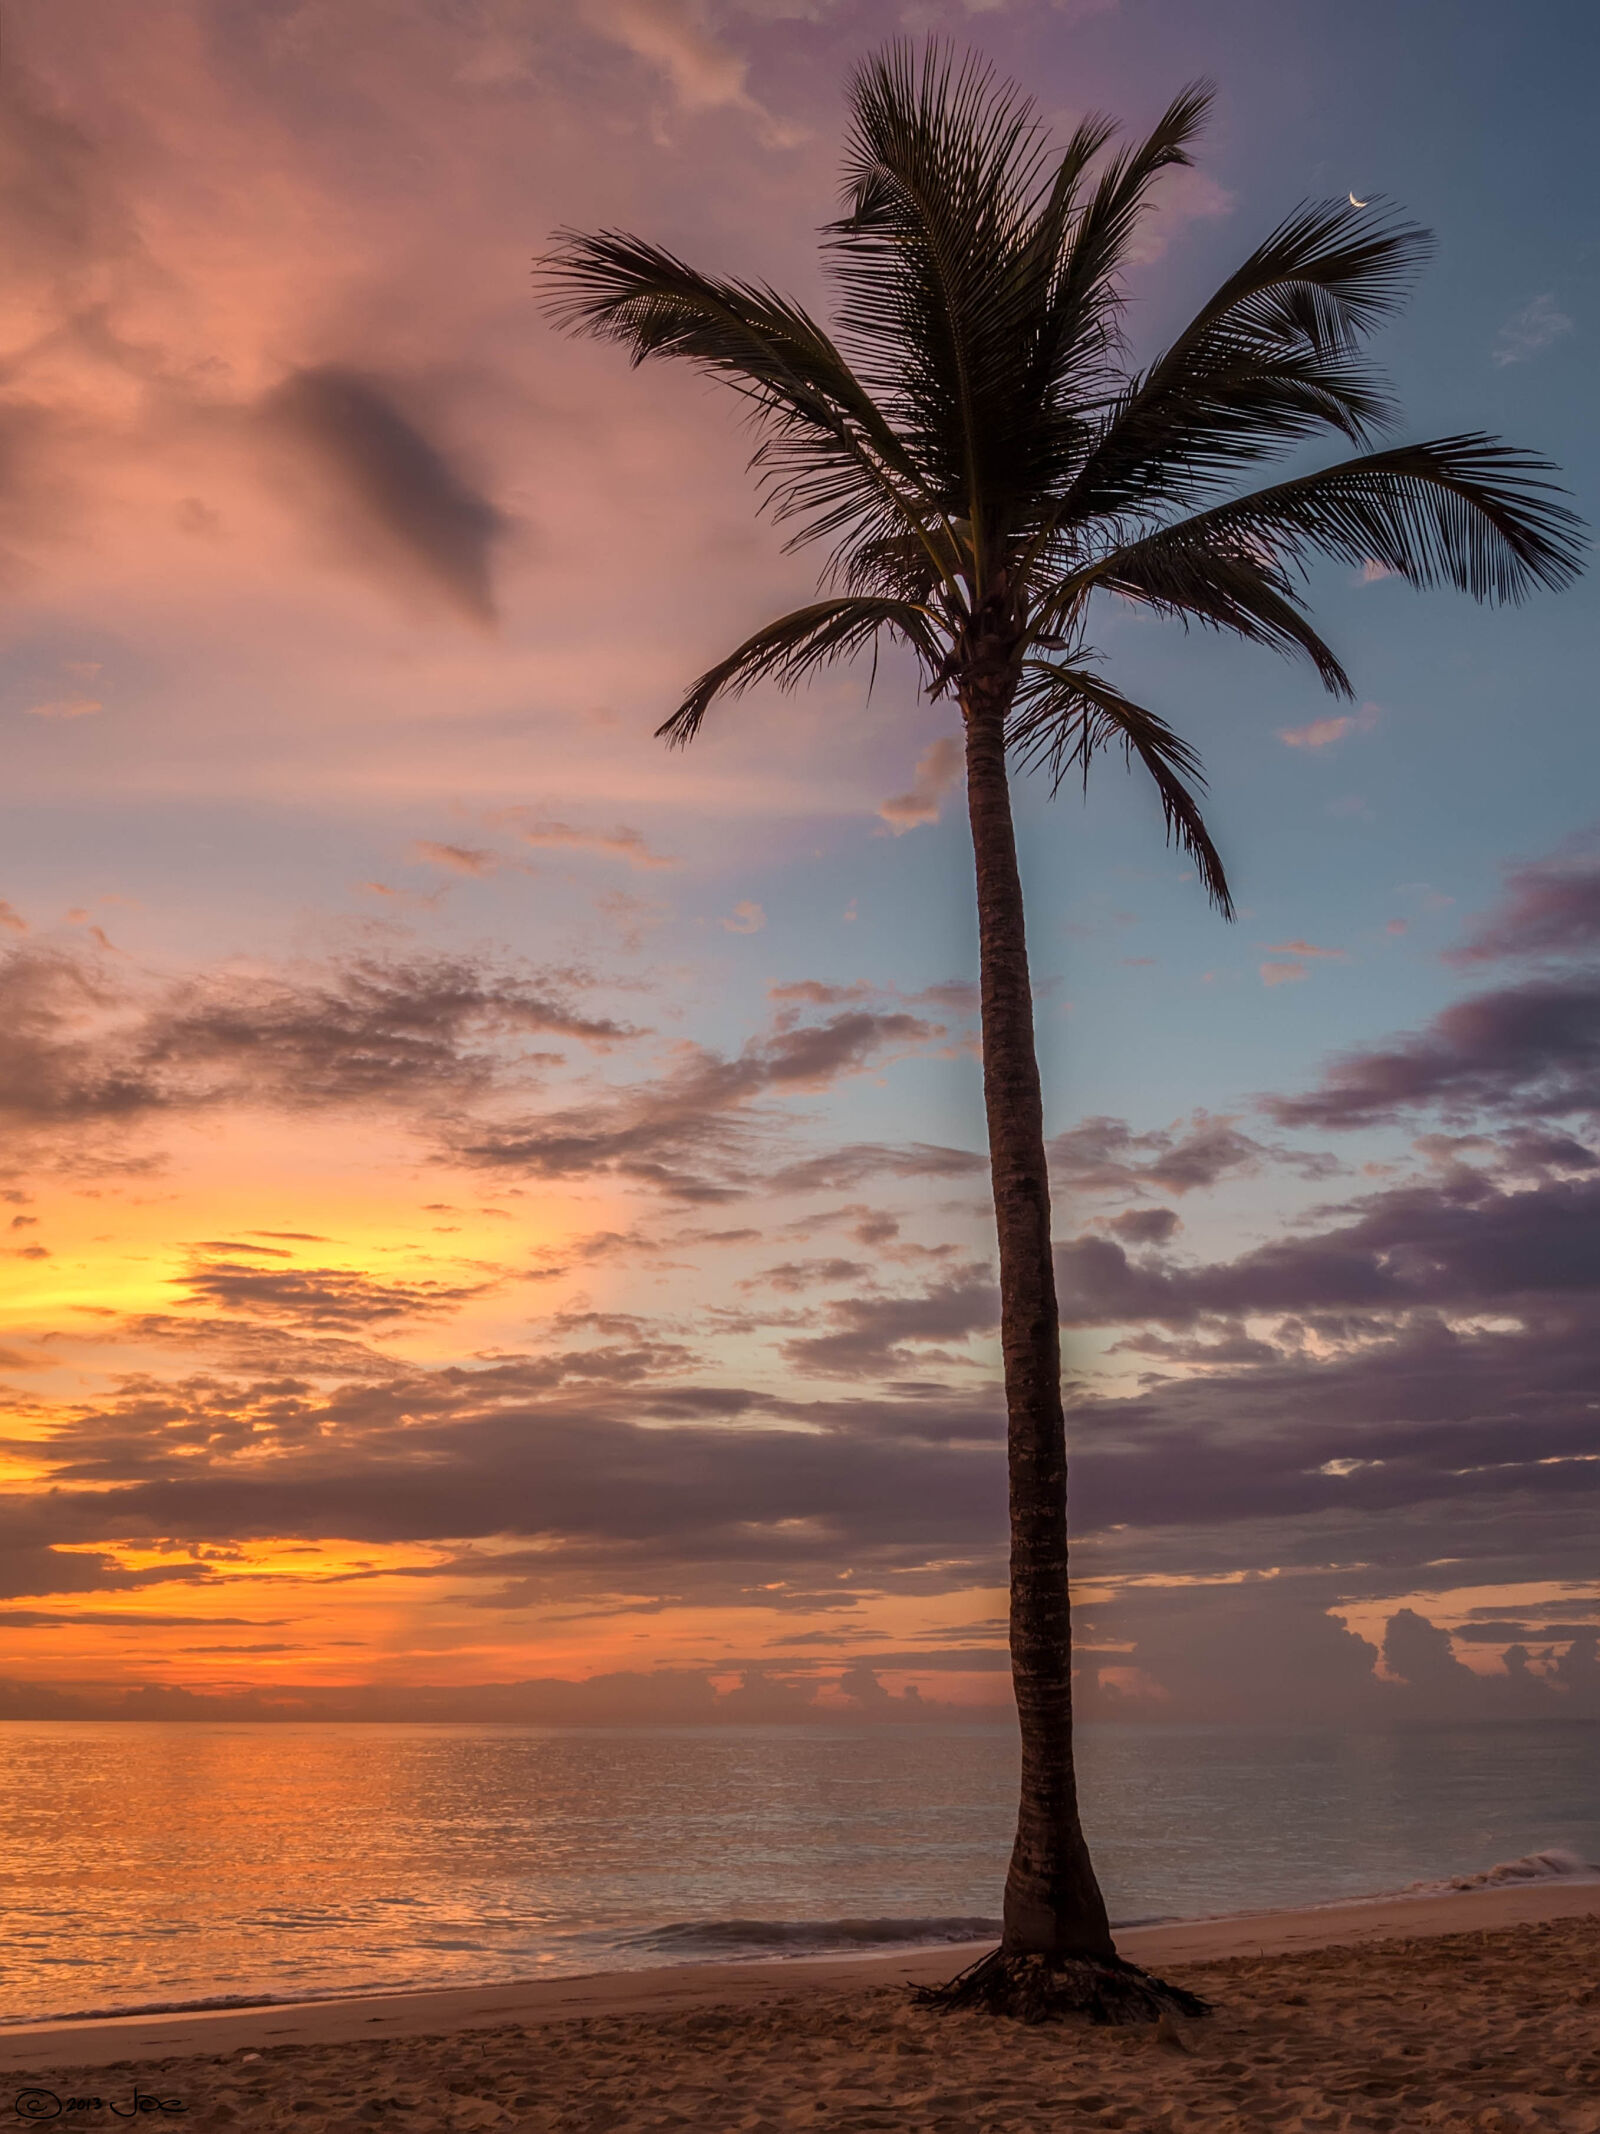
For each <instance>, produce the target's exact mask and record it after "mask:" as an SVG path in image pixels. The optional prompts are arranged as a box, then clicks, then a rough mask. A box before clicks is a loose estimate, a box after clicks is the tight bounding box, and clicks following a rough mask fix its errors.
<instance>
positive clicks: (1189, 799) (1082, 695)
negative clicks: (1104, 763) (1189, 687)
mask: <svg viewBox="0 0 1600 2134" xmlns="http://www.w3.org/2000/svg"><path fill="white" fill-rule="evenodd" d="M1006 738H1007V742H1008V744H1009V745H1010V746H1012V747H1013V748H1015V749H1016V750H1017V752H1018V754H1019V756H1020V758H1021V760H1022V761H1023V762H1024V763H1025V764H1027V765H1028V766H1029V767H1030V768H1032V767H1034V766H1037V765H1039V764H1047V765H1048V766H1049V769H1050V773H1051V778H1052V790H1059V788H1060V786H1061V784H1062V782H1063V780H1064V779H1065V778H1066V777H1067V775H1068V773H1069V772H1072V771H1077V772H1079V773H1081V775H1082V778H1083V783H1084V787H1085V789H1087V787H1088V783H1089V766H1090V764H1091V763H1092V762H1093V760H1094V758H1095V756H1096V755H1098V754H1099V752H1100V751H1101V750H1102V749H1104V748H1110V747H1113V746H1115V745H1120V746H1121V748H1122V752H1123V756H1124V758H1125V760H1126V761H1127V762H1128V764H1129V765H1130V767H1131V765H1132V762H1133V759H1134V757H1135V756H1137V757H1138V758H1139V761H1140V762H1141V763H1142V764H1143V765H1144V767H1145V769H1146V770H1147V771H1148V772H1149V773H1150V776H1151V778H1152V779H1153V780H1154V781H1155V787H1156V791H1157V792H1158V793H1159V795H1160V796H1161V812H1162V816H1163V818H1164V820H1165V823H1166V830H1167V840H1168V842H1169V843H1176V844H1177V845H1178V846H1179V847H1180V848H1181V849H1182V850H1183V851H1185V852H1187V853H1188V855H1189V857H1190V858H1191V859H1192V860H1193V861H1194V863H1195V868H1196V871H1197V872H1198V874H1199V876H1200V880H1201V882H1202V884H1203V885H1204V888H1205V892H1206V895H1207V896H1208V897H1209V898H1210V899H1211V901H1212V903H1213V904H1214V905H1215V906H1216V907H1217V910H1218V911H1219V912H1221V914H1222V916H1223V917H1224V918H1225V919H1231V918H1232V917H1233V892H1232V891H1231V890H1230V888H1229V887H1228V876H1227V870H1226V869H1225V868H1224V866H1223V864H1222V855H1221V854H1220V853H1219V852H1218V850H1217V848H1216V846H1215V845H1214V844H1213V843H1212V840H1211V833H1210V832H1209V831H1208V830H1207V828H1206V825H1205V819H1204V817H1203V816H1202V814H1201V812H1200V802H1199V798H1198V796H1197V793H1196V791H1195V788H1196V787H1198V788H1199V789H1200V791H1202V792H1203V791H1204V790H1205V782H1206V781H1205V775H1204V773H1203V771H1202V770H1201V767H1200V758H1199V756H1198V755H1197V754H1196V753H1195V751H1194V749H1192V748H1191V747H1190V745H1189V743H1188V742H1187V741H1185V740H1184V739H1183V737H1182V735H1181V734H1177V733H1175V732H1174V731H1173V729H1172V728H1171V727H1170V726H1169V725H1168V724H1167V722H1166V720H1165V719H1163V718H1161V717H1159V716H1158V715H1157V714H1156V713H1155V712H1153V711H1146V710H1144V709H1143V707H1142V706H1140V705H1138V704H1135V703H1133V702H1132V700H1131V699H1130V698H1128V697H1125V696H1124V695H1123V694H1122V692H1121V691H1120V690H1119V689H1114V688H1112V687H1111V685H1110V684H1109V683H1108V682H1104V681H1102V680H1101V679H1100V677H1099V676H1098V675H1096V674H1093V673H1091V672H1089V671H1088V670H1087V669H1086V668H1083V667H1064V666H1057V665H1056V664H1054V663H1053V662H1052V661H1049V660H1028V661H1026V662H1025V663H1024V665H1023V670H1022V681H1021V684H1020V686H1019V687H1018V690H1017V695H1016V701H1015V704H1014V705H1013V708H1012V715H1011V722H1010V725H1009V727H1008V729H1007V735H1006Z"/></svg>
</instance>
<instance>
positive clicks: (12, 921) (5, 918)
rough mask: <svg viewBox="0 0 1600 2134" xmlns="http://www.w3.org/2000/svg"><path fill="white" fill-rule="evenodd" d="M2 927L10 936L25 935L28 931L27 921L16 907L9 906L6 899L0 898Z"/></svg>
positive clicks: (0, 925) (0, 922)
mask: <svg viewBox="0 0 1600 2134" xmlns="http://www.w3.org/2000/svg"><path fill="white" fill-rule="evenodd" d="M0 927H3V928H4V929H5V931H6V932H7V933H8V934H25V933H26V932H27V931H28V922H27V920H26V919H25V918H24V917H23V916H22V914H21V912H20V911H18V910H17V908H16V906H15V905H14V904H8V903H7V902H6V900H5V898H4V897H0Z"/></svg>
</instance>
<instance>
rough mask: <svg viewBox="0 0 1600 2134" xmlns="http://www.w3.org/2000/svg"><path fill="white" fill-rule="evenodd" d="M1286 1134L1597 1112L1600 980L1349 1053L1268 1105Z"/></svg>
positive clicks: (1479, 997) (1477, 1001)
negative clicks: (1305, 1088) (1430, 1114)
mask: <svg viewBox="0 0 1600 2134" xmlns="http://www.w3.org/2000/svg"><path fill="white" fill-rule="evenodd" d="M1262 1107H1263V1109H1264V1110H1265V1111H1266V1112H1267V1113H1268V1115H1269V1116H1270V1117H1271V1118H1273V1119H1274V1120H1276V1121H1277V1123H1278V1124H1279V1125H1280V1126H1294V1127H1305V1126H1313V1127H1337V1128H1340V1129H1348V1128H1352V1127H1371V1126H1387V1125H1394V1124H1397V1123H1399V1122H1401V1121H1403V1120H1404V1119H1405V1118H1406V1117H1407V1116H1408V1115H1409V1114H1410V1113H1412V1112H1414V1111H1416V1110H1418V1109H1423V1108H1431V1109H1435V1110H1437V1111H1438V1112H1439V1113H1441V1115H1442V1116H1443V1117H1445V1118H1446V1119H1447V1120H1451V1121H1458V1122H1459V1121H1468V1122H1470V1121H1474V1120H1477V1119H1479V1118H1481V1117H1483V1116H1484V1115H1485V1114H1486V1113H1487V1114H1490V1115H1499V1116H1500V1117H1503V1118H1506V1117H1509V1118H1563V1117H1573V1116H1593V1115H1594V1114H1595V1113H1596V1112H1600V979H1596V978H1593V977H1588V976H1574V977H1572V978H1560V977H1553V978H1537V979H1530V980H1529V981H1528V982H1527V983H1525V984H1522V985H1514V986H1505V987H1501V988H1498V989H1496V990H1494V991H1492V992H1486V993H1478V994H1474V995H1472V996H1470V997H1469V998H1468V999H1466V1000H1461V1001H1457V1002H1455V1003H1454V1004H1453V1005H1452V1006H1451V1007H1448V1008H1446V1009H1444V1010H1443V1011H1442V1012H1441V1013H1440V1014H1438V1015H1436V1016H1435V1017H1434V1019H1433V1021H1432V1022H1431V1023H1429V1025H1428V1026H1427V1028H1426V1029H1425V1030H1423V1031H1422V1032H1421V1033H1420V1034H1419V1035H1417V1036H1415V1037H1407V1038H1401V1039H1399V1040H1398V1041H1396V1042H1395V1043H1394V1044H1392V1045H1389V1046H1384V1047H1378V1048H1373V1049H1372V1050H1364V1051H1359V1052H1351V1053H1347V1054H1346V1055H1345V1056H1344V1058H1342V1059H1339V1060H1336V1061H1335V1062H1334V1063H1333V1065H1332V1067H1331V1068H1330V1069H1329V1070H1328V1072H1327V1074H1326V1075H1325V1076H1324V1078H1323V1082H1322V1086H1321V1087H1320V1088H1319V1089H1314V1090H1311V1091H1309V1092H1308V1093H1307V1094H1305V1095H1302V1096H1287V1097H1286V1096H1269V1097H1265V1098H1263V1099H1262Z"/></svg>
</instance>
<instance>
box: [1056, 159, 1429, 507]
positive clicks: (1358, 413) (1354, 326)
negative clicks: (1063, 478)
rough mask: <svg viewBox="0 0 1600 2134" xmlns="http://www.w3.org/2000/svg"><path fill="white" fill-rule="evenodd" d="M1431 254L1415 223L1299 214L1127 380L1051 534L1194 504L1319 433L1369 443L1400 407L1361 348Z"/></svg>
mask: <svg viewBox="0 0 1600 2134" xmlns="http://www.w3.org/2000/svg"><path fill="white" fill-rule="evenodd" d="M1431 243H1432V240H1431V238H1430V237H1429V235H1428V233H1427V232H1426V231H1425V230H1422V229H1419V228H1418V227H1417V226H1416V225H1414V224H1409V223H1398V222H1394V221H1392V220H1389V219H1388V218H1386V217H1384V216H1383V215H1381V214H1367V213H1364V212H1362V211H1359V210H1356V209H1353V208H1351V207H1350V206H1349V204H1348V203H1347V202H1344V201H1340V202H1337V203H1332V204H1329V203H1311V204H1308V205H1306V206H1304V207H1301V208H1299V209H1297V210H1296V211H1295V213H1294V214H1293V215H1291V216H1289V217H1288V218H1287V219H1286V220H1285V221H1284V222H1282V223H1280V224H1279V226H1278V227H1277V229H1275V230H1274V231H1273V232H1272V233H1271V235H1270V236H1269V237H1267V238H1266V239H1265V240H1264V242H1263V243H1261V244H1260V245H1258V246H1257V247H1256V249H1255V251H1254V252H1253V253H1252V254H1251V255H1250V257H1249V258H1248V259H1247V260H1246V261H1245V262H1244V263H1243V265H1242V266H1241V267H1239V268H1238V269H1237V271H1236V272H1235V273H1233V274H1231V275H1230V276H1229V277H1228V279H1227V280H1226V281H1225V282H1224V283H1223V284H1222V286H1221V288H1220V289H1218V290H1217V292H1216V293H1215V295H1214V296H1212V298H1211V299H1210V300H1209V302H1208V303H1206V304H1205V305H1204V306H1202V308H1201V309H1200V311H1199V312H1198V313H1197V314H1196V315H1195V317H1194V318H1193V319H1192V320H1191V321H1190V322H1189V324H1188V325H1187V326H1186V327H1185V328H1184V330H1183V332H1182V333H1181V334H1179V336H1178V338H1177V339H1176V340H1175V341H1174V342H1173V343H1172V345H1171V346H1170V347H1169V348H1168V349H1167V350H1166V352H1165V353H1164V354H1163V355H1161V356H1160V357H1158V358H1157V360H1156V361H1155V363H1153V364H1152V365H1151V367H1150V368H1149V370H1147V371H1146V372H1145V373H1144V374H1143V375H1142V376H1137V377H1134V378H1132V379H1130V380H1129V381H1128V383H1127V385H1126V387H1125V388H1124V389H1123V390H1122V391H1121V392H1120V393H1119V395H1118V396H1117V398H1116V400H1115V402H1114V404H1113V406H1112V408H1111V410H1110V412H1109V413H1108V415H1107V416H1106V417H1105V418H1104V421H1103V423H1102V427H1101V431H1100V436H1099V439H1098V441H1097V442H1096V443H1095V444H1094V445H1093V447H1092V448H1091V449H1090V451H1089V452H1088V453H1087V455H1086V457H1085V458H1084V460H1083V463H1082V465H1081V467H1080V469H1079V470H1078V471H1077V473H1076V475H1075V478H1074V479H1073V481H1072V482H1071V483H1070V485H1069V486H1068V487H1067V488H1066V490H1065V492H1064V493H1063V495H1062V497H1061V499H1060V501H1059V503H1058V505H1057V507H1056V513H1055V520H1054V525H1053V526H1052V527H1051V531H1052V532H1053V531H1054V528H1055V526H1060V527H1068V526H1070V525H1071V523H1072V522H1073V521H1074V520H1076V519H1080V518H1084V517H1093V516H1103V515H1112V514H1116V513H1119V512H1126V511H1128V510H1130V509H1139V510H1148V509H1150V508H1151V507H1152V506H1153V505H1156V504H1158V503H1162V502H1167V501H1174V500H1180V499H1181V500H1183V501H1185V502H1188V503H1191V504H1192V503H1193V502H1195V501H1196V500H1198V498H1199V497H1200V496H1202V495H1203V494H1204V493H1205V492H1206V491H1207V490H1208V489H1210V488H1212V487H1214V486H1215V484H1216V483H1217V482H1218V481H1220V480H1222V479H1224V478H1226V477H1227V476H1229V475H1231V474H1232V473H1234V472H1235V471H1236V470H1237V469H1238V468H1240V467H1241V466H1244V465H1247V464H1249V463H1250V462H1252V461H1255V460H1259V459H1262V458H1264V457H1267V456H1269V455H1270V454H1273V453H1276V452H1281V451H1283V450H1285V449H1286V448H1287V447H1288V446H1290V445H1291V444H1294V443H1295V442H1297V441H1298V440H1300V439H1303V438H1305V437H1308V436H1311V435H1313V434H1315V433H1316V432H1318V431H1320V430H1323V429H1331V430H1333V431H1335V432H1337V433H1339V434H1340V435H1342V436H1344V437H1346V438H1348V439H1349V441H1350V442H1351V443H1352V444H1357V445H1368V444H1370V442H1371V439H1372V436H1373V434H1374V433H1375V432H1376V431H1378V430H1381V429H1382V428H1384V427H1386V426H1387V425H1388V424H1389V423H1390V422H1391V421H1392V420H1393V418H1394V413H1395V409H1394V404H1393V400H1392V397H1391V394H1390V392H1389V389H1388V387H1387V384H1386V383H1385V381H1384V379H1383V378H1382V376H1381V374H1380V373H1379V372H1378V371H1377V370H1376V369H1374V368H1373V367H1372V366H1370V365H1369V364H1366V363H1364V362H1362V361H1361V360H1360V359H1359V357H1358V355H1357V348H1358V344H1359V342H1360V340H1361V338H1362V337H1363V336H1364V335H1365V334H1367V333H1370V332H1371V331H1372V330H1373V328H1374V327H1375V326H1376V325H1377V324H1378V323H1379V322H1380V320H1381V319H1382V318H1383V317H1384V316H1386V315H1387V313H1388V312H1390V311H1392V310H1393V309H1394V308H1395V307H1396V306H1397V305H1398V303H1399V302H1400V300H1401V298H1402V297H1403V296H1404V294H1405V292H1406V290H1407V289H1408V288H1409V286H1410V284H1411V281H1412V279H1413V278H1414V276H1415V273H1416V271H1417V269H1418V267H1419V266H1420V264H1421V262H1422V261H1423V259H1424V258H1426V256H1427V254H1428V252H1429V250H1430V248H1431ZM1044 545H1045V544H1044V542H1040V543H1037V544H1036V546H1039V547H1042V546H1044Z"/></svg>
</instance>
